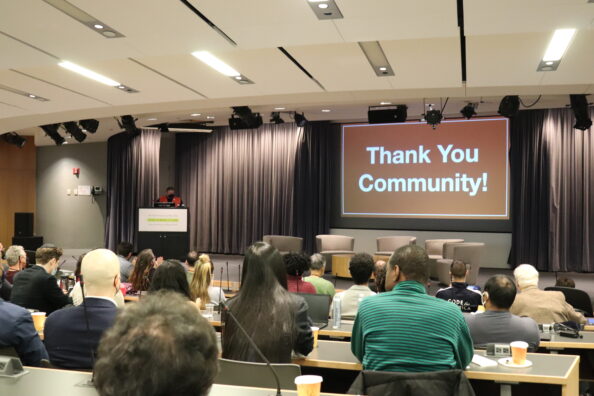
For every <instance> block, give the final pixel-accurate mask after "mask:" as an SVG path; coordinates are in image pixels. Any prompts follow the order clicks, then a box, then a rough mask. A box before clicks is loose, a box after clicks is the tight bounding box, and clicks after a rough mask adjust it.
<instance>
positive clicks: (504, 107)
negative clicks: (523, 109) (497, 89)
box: [497, 95, 520, 118]
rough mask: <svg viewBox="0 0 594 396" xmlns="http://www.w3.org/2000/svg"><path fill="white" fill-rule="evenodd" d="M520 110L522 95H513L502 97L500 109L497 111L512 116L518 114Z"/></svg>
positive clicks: (505, 115) (508, 116)
mask: <svg viewBox="0 0 594 396" xmlns="http://www.w3.org/2000/svg"><path fill="white" fill-rule="evenodd" d="M518 111H520V97H519V96H517V95H511V96H505V97H504V98H503V99H501V103H499V110H498V111H497V112H498V113H499V114H501V115H502V116H504V117H507V118H511V117H515V116H516V115H518Z"/></svg>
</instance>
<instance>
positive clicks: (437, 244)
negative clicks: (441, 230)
mask: <svg viewBox="0 0 594 396" xmlns="http://www.w3.org/2000/svg"><path fill="white" fill-rule="evenodd" d="M448 242H464V239H427V240H426V241H425V251H426V252H427V255H428V256H439V258H446V257H445V256H444V252H443V246H444V244H446V243H448Z"/></svg>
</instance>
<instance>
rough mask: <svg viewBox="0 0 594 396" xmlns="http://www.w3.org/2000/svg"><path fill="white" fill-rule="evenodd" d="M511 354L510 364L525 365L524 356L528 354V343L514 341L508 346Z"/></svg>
mask: <svg viewBox="0 0 594 396" xmlns="http://www.w3.org/2000/svg"><path fill="white" fill-rule="evenodd" d="M509 346H510V347H511V353H512V362H513V363H514V364H516V365H518V366H521V365H523V364H525V363H526V354H527V353H528V343H526V342H524V341H514V342H512V343H511V344H509Z"/></svg>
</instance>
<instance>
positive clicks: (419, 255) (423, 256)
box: [386, 245, 429, 291]
mask: <svg viewBox="0 0 594 396" xmlns="http://www.w3.org/2000/svg"><path fill="white" fill-rule="evenodd" d="M428 280H429V257H427V253H426V252H425V249H423V248H422V247H420V246H417V245H406V246H403V247H401V248H399V249H398V250H396V251H395V252H394V253H393V254H392V256H390V260H389V261H388V270H387V272H386V291H390V290H392V289H393V288H394V286H396V285H397V284H398V283H400V282H404V281H416V282H419V283H421V284H422V285H423V286H425V285H426V284H427V282H428Z"/></svg>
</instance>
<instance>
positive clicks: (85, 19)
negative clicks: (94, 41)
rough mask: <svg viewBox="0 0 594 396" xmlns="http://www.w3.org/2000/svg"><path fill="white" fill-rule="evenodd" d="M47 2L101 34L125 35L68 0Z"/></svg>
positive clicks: (107, 35)
mask: <svg viewBox="0 0 594 396" xmlns="http://www.w3.org/2000/svg"><path fill="white" fill-rule="evenodd" d="M43 1H45V2H46V3H47V4H49V5H51V6H52V7H55V8H56V9H58V10H60V11H62V12H63V13H64V14H66V15H68V16H69V17H71V18H73V19H76V20H77V21H79V22H80V23H82V24H83V25H85V26H86V27H88V28H89V29H91V30H92V31H94V32H96V33H98V34H100V35H101V36H103V37H105V38H120V37H125V36H124V35H123V34H121V33H120V32H118V31H117V30H115V29H113V28H112V27H110V26H109V25H107V24H106V23H104V22H101V21H100V20H98V19H97V18H95V17H94V16H92V15H90V14H88V13H86V12H85V11H83V10H81V9H80V8H78V7H77V6H75V5H73V4H71V3H69V2H68V1H66V0H43Z"/></svg>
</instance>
